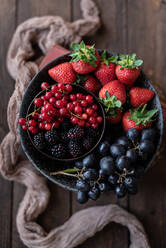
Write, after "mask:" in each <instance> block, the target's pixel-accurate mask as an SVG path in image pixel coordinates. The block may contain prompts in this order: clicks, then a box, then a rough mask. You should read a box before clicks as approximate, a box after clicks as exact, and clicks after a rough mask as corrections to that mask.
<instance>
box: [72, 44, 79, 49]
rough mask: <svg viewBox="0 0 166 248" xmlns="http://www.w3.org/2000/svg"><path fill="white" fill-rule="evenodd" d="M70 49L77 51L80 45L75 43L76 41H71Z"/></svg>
mask: <svg viewBox="0 0 166 248" xmlns="http://www.w3.org/2000/svg"><path fill="white" fill-rule="evenodd" d="M72 49H73V50H74V51H78V50H79V49H80V45H79V44H77V43H72Z"/></svg>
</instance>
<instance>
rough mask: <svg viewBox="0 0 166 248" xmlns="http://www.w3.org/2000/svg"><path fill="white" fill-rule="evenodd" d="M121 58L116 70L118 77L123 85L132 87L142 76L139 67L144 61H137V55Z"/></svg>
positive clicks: (122, 56) (121, 56)
mask: <svg viewBox="0 0 166 248" xmlns="http://www.w3.org/2000/svg"><path fill="white" fill-rule="evenodd" d="M119 58H120V61H118V62H117V64H118V65H117V66H116V69H115V73H116V76H117V78H118V79H119V80H120V81H121V82H122V83H124V84H126V85H129V86H131V85H132V84H133V83H134V82H135V81H136V79H137V78H138V77H139V75H140V68H139V67H140V66H141V65H142V63H143V61H142V60H140V59H139V60H137V59H136V54H132V55H131V56H129V55H120V56H119Z"/></svg>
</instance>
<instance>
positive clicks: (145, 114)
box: [129, 104, 158, 126]
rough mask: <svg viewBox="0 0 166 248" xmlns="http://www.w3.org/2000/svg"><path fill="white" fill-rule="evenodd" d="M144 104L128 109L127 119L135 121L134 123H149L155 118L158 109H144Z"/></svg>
mask: <svg viewBox="0 0 166 248" xmlns="http://www.w3.org/2000/svg"><path fill="white" fill-rule="evenodd" d="M146 106H147V105H146V104H145V105H144V106H143V107H142V106H139V107H138V108H135V109H133V110H130V117H129V119H131V120H133V121H135V122H136V123H135V124H136V125H140V124H142V125H144V126H145V125H146V124H147V123H151V122H153V121H154V120H155V116H156V114H157V112H158V109H151V110H146Z"/></svg>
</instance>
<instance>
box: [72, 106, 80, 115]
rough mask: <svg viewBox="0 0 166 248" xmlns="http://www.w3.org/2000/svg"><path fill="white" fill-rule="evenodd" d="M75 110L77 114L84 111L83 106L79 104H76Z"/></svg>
mask: <svg viewBox="0 0 166 248" xmlns="http://www.w3.org/2000/svg"><path fill="white" fill-rule="evenodd" d="M74 112H75V113H76V114H81V113H82V108H81V107H80V106H79V105H78V106H75V108H74Z"/></svg>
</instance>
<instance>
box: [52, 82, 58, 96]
mask: <svg viewBox="0 0 166 248" xmlns="http://www.w3.org/2000/svg"><path fill="white" fill-rule="evenodd" d="M51 91H52V92H53V93H54V94H55V93H56V92H57V91H58V86H57V85H56V84H54V85H53V86H52V87H51Z"/></svg>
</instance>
